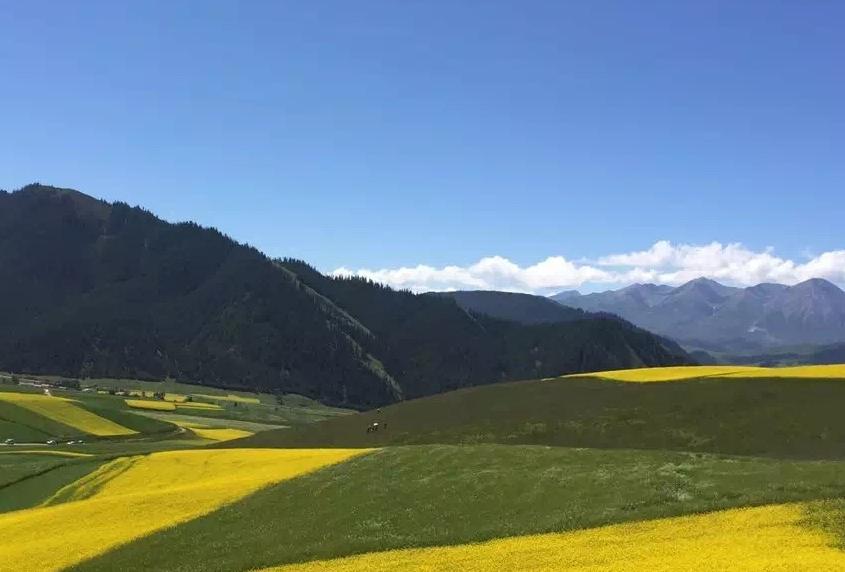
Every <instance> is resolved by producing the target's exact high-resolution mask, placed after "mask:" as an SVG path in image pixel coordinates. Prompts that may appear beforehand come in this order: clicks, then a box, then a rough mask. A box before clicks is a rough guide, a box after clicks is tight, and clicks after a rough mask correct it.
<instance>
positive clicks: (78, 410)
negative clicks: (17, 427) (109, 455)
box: [0, 392, 136, 437]
mask: <svg viewBox="0 0 845 572" xmlns="http://www.w3.org/2000/svg"><path fill="white" fill-rule="evenodd" d="M0 401H5V402H7V403H12V404H14V405H17V406H18V407H22V408H24V409H27V410H29V411H31V412H33V413H36V414H38V415H41V416H42V417H46V418H48V419H51V420H53V421H56V422H57V423H61V424H62V425H67V426H68V427H72V428H74V429H78V430H79V431H82V432H83V433H88V434H89V435H97V436H100V437H110V436H115V435H132V434H134V433H136V431H133V430H132V429H128V428H126V427H124V426H122V425H118V424H117V423H115V422H114V421H109V420H108V419H105V418H104V417H100V416H99V415H96V414H94V413H92V412H90V411H88V410H87V409H84V408H82V407H80V406H79V405H77V404H76V403H77V402H76V401H74V400H72V399H65V398H64V397H57V396H54V395H42V394H39V393H9V392H0Z"/></svg>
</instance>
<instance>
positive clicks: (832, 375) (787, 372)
mask: <svg viewBox="0 0 845 572" xmlns="http://www.w3.org/2000/svg"><path fill="white" fill-rule="evenodd" d="M725 377H792V378H802V379H825V378H826V379H845V364H834V365H799V366H794V367H761V368H756V369H754V370H752V371H749V372H745V373H744V374H742V373H732V374H726V375H725Z"/></svg>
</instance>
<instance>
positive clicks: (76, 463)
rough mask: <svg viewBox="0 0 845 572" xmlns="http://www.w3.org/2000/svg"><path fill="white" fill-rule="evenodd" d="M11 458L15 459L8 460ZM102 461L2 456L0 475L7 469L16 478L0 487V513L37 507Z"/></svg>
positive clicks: (101, 459) (98, 459)
mask: <svg viewBox="0 0 845 572" xmlns="http://www.w3.org/2000/svg"><path fill="white" fill-rule="evenodd" d="M12 457H17V459H14V460H11V461H10V460H9V459H10V458H12ZM104 462H106V459H105V458H97V457H93V458H77V459H57V458H45V457H43V456H38V455H8V456H5V455H2V456H0V470H2V471H3V472H2V473H0V474H3V475H5V472H6V471H7V470H9V469H11V470H12V471H16V472H17V478H16V479H14V480H12V481H10V482H7V483H6V484H5V485H2V486H0V513H4V512H10V511H14V510H22V509H25V508H31V507H34V506H37V505H38V504H40V503H42V502H44V501H46V500H47V499H48V498H50V497H51V496H52V495H53V494H55V493H56V491H58V490H59V489H61V488H62V487H64V486H66V485H69V484H70V483H73V482H74V481H76V480H78V479H81V478H82V477H84V476H85V475H87V474H89V473H90V472H92V471H94V470H96V469H97V468H98V467H99V466H100V465H102V464H103V463H104ZM15 464H16V465H17V467H15ZM4 480H5V479H4Z"/></svg>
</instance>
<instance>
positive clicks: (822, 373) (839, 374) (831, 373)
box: [552, 365, 845, 383]
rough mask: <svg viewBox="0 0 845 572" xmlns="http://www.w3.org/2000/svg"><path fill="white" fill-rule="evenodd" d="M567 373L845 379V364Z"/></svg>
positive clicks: (630, 377)
mask: <svg viewBox="0 0 845 572" xmlns="http://www.w3.org/2000/svg"><path fill="white" fill-rule="evenodd" d="M564 377H597V378H602V379H612V380H616V381H631V382H637V383H649V382H655V381H679V380H683V379H692V378H697V377H729V378H749V377H783V378H805V379H813V378H814V379H823V378H828V379H834V378H840V379H845V365H808V366H798V367H754V366H740V365H701V366H677V367H644V368H640V369H619V370H613V371H599V372H595V373H586V374H582V373H579V374H572V375H567V376H564ZM552 379H554V378H552Z"/></svg>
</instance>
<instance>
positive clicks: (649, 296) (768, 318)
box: [551, 278, 845, 352]
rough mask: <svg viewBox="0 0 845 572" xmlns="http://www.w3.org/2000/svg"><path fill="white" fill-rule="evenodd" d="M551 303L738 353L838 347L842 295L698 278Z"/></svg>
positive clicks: (843, 319) (831, 288)
mask: <svg viewBox="0 0 845 572" xmlns="http://www.w3.org/2000/svg"><path fill="white" fill-rule="evenodd" d="M551 299H553V300H555V301H556V302H558V303H560V304H563V305H565V306H570V307H575V308H581V309H584V310H588V311H591V312H611V313H614V314H617V315H619V316H621V317H622V318H625V319H626V320H629V321H631V322H633V323H634V324H636V325H638V326H640V327H643V328H646V329H648V330H651V331H653V332H655V333H658V334H662V335H665V336H669V337H671V338H673V339H674V340H676V341H678V342H680V343H682V344H684V345H685V346H686V347H688V348H690V347H693V348H701V349H706V350H711V351H727V352H742V351H760V350H766V349H771V348H776V347H784V346H791V345H800V344H831V343H835V342H843V341H845V292H843V291H842V290H841V289H840V288H838V287H837V286H836V285H834V284H833V283H831V282H828V281H827V280H823V279H819V278H814V279H811V280H807V281H805V282H801V283H800V284H796V285H794V286H786V285H783V284H758V285H757V286H752V287H749V288H736V287H731V286H725V285H723V284H720V283H718V282H715V281H713V280H709V279H707V278H699V279H696V280H692V281H690V282H687V283H686V284H683V285H681V286H678V287H676V288H673V287H671V286H665V285H655V284H634V285H632V286H628V287H626V288H622V289H620V290H609V291H606V292H599V293H593V294H584V295H582V294H580V293H578V292H576V291H567V292H561V293H559V294H556V295H554V296H552V297H551Z"/></svg>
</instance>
